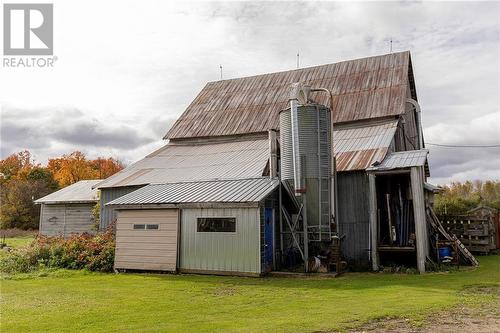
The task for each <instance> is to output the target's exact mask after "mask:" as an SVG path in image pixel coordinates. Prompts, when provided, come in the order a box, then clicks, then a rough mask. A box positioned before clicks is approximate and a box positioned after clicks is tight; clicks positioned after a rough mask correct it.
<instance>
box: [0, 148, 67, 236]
mask: <svg viewBox="0 0 500 333" xmlns="http://www.w3.org/2000/svg"><path fill="white" fill-rule="evenodd" d="M0 172H1V173H2V176H3V177H2V184H1V189H0V199H1V206H0V210H1V211H0V219H1V225H0V226H1V228H2V229H5V228H21V229H35V228H36V227H37V226H38V220H39V216H40V207H39V206H37V205H35V204H34V203H33V200H36V199H38V198H41V197H43V196H45V195H47V194H49V193H51V192H53V191H55V190H57V189H58V186H59V185H58V184H57V182H56V181H55V180H54V177H53V175H52V173H51V172H50V170H48V169H47V168H44V167H42V166H40V164H36V163H35V162H34V160H33V158H32V157H31V154H30V153H29V152H28V151H23V152H20V153H17V154H12V155H10V156H8V157H7V158H5V159H3V160H1V161H0Z"/></svg>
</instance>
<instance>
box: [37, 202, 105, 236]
mask: <svg viewBox="0 0 500 333" xmlns="http://www.w3.org/2000/svg"><path fill="white" fill-rule="evenodd" d="M94 206H95V203H83V204H43V205H42V209H41V214H40V228H39V232H40V233H41V234H42V235H46V236H57V235H61V236H65V237H66V236H70V235H71V234H81V233H83V232H93V231H94V229H93V226H94V216H93V215H92V209H93V208H94Z"/></svg>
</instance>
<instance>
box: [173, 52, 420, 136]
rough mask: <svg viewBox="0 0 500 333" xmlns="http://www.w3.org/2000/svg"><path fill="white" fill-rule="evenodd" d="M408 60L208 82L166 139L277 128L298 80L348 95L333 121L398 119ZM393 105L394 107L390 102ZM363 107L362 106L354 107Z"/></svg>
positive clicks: (386, 58)
mask: <svg viewBox="0 0 500 333" xmlns="http://www.w3.org/2000/svg"><path fill="white" fill-rule="evenodd" d="M409 57H410V53H409V52H408V51H406V52H401V53H393V54H388V55H383V56H377V57H371V58H364V59H356V60H351V61H344V62H341V63H337V64H329V65H323V66H316V67H310V68H302V69H297V70H291V71H286V72H280V73H271V74H265V75H258V76H252V77H246V78H238V79H232V80H221V81H219V82H215V83H214V82H212V83H208V84H207V85H206V86H205V87H204V88H203V89H202V91H201V92H200V93H199V95H198V96H197V97H196V98H195V99H194V101H193V102H192V103H191V104H190V105H189V106H188V107H187V109H186V111H185V112H184V113H183V114H182V115H181V117H180V118H179V119H178V120H177V121H176V122H175V124H174V126H172V128H171V129H170V130H169V132H168V133H167V135H166V136H165V138H169V139H178V138H187V137H209V136H224V135H233V134H247V133H257V132H266V131H267V130H268V129H270V128H273V129H279V128H278V127H279V124H278V121H277V117H278V113H277V112H276V111H277V109H280V108H283V106H284V105H286V103H287V101H288V86H289V84H290V83H292V82H296V81H298V80H302V81H305V82H308V83H311V84H314V85H316V84H319V83H321V86H323V87H325V88H328V89H330V90H331V91H332V92H333V94H334V95H336V97H339V95H341V94H346V93H349V95H343V97H342V98H340V99H342V100H343V102H342V103H338V104H335V106H334V107H333V110H332V111H333V114H334V119H335V121H336V122H345V121H351V120H360V119H368V118H371V117H383V116H390V115H399V114H402V113H404V112H405V110H404V107H405V106H404V103H400V102H399V101H403V100H404V98H403V97H401V96H399V95H401V94H406V87H407V85H408V79H407V77H408V72H409V66H410V65H409V61H408V60H404V61H400V59H409ZM271 87H272V88H271ZM377 87H378V89H377ZM399 88H401V89H399ZM375 92H376V93H375ZM398 94H399V95H398ZM313 96H314V98H316V99H317V101H318V102H322V103H324V102H323V101H326V98H327V96H325V95H321V94H313ZM365 97H366V98H368V100H365ZM359 99H362V101H358V100H359ZM374 99H375V101H373V100H374ZM393 100H395V101H398V102H397V103H392V101H393ZM361 103H362V104H363V105H365V107H363V108H358V107H357V105H360V104H361ZM269 105H272V106H273V107H268V106H269ZM388 105H390V106H389V107H388Z"/></svg>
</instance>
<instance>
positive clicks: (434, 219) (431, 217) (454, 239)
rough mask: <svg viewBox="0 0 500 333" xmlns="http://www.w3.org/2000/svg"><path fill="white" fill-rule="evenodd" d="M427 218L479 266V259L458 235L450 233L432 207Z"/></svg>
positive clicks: (466, 257) (474, 264)
mask: <svg viewBox="0 0 500 333" xmlns="http://www.w3.org/2000/svg"><path fill="white" fill-rule="evenodd" d="M427 219H428V221H429V223H430V224H431V226H432V227H433V228H434V229H435V230H437V231H439V233H440V234H441V235H442V236H444V238H446V239H447V240H449V241H451V242H454V243H455V244H456V245H457V249H458V251H460V253H461V254H462V256H463V257H464V258H465V259H466V260H468V261H469V262H470V263H471V264H472V265H473V266H479V262H478V261H477V259H476V257H474V255H472V253H470V251H469V250H467V248H466V247H465V246H464V244H462V242H461V241H460V240H459V239H458V238H457V236H455V235H453V234H451V235H450V234H449V233H448V232H447V231H446V229H445V228H444V227H443V225H442V224H441V221H439V219H438V217H437V216H436V214H435V213H434V211H433V210H432V208H431V207H427Z"/></svg>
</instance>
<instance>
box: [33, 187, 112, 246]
mask: <svg viewBox="0 0 500 333" xmlns="http://www.w3.org/2000/svg"><path fill="white" fill-rule="evenodd" d="M101 181H102V180H100V179H96V180H81V181H79V182H77V183H75V184H73V185H70V186H67V187H65V188H63V189H61V190H59V191H56V192H54V193H51V194H49V195H47V196H45V197H43V198H40V199H38V200H36V201H35V203H36V204H40V205H41V210H40V225H39V228H38V230H39V233H40V234H41V235H45V236H63V237H68V236H71V235H72V234H80V233H84V232H89V233H92V232H94V223H95V219H94V216H93V214H92V210H93V209H94V206H95V205H96V203H97V201H98V200H99V195H98V192H97V191H98V190H97V189H92V187H93V186H94V185H96V184H98V183H99V182H101Z"/></svg>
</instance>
